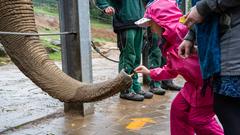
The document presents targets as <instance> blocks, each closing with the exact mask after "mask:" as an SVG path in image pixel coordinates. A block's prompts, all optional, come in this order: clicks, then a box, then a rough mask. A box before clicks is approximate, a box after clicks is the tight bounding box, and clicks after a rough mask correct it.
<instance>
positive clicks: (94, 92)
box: [0, 0, 132, 102]
mask: <svg viewBox="0 0 240 135" xmlns="http://www.w3.org/2000/svg"><path fill="white" fill-rule="evenodd" d="M0 31H5V32H21V33H37V28H36V23H35V18H34V12H33V3H32V1H31V0H0ZM0 43H1V44H3V46H4V48H5V50H6V52H7V54H8V55H9V57H10V58H11V60H12V61H13V63H14V64H15V65H16V66H17V67H18V68H19V69H20V70H21V71H22V72H23V74H24V75H25V76H27V77H28V78H29V79H30V80H31V81H32V82H33V83H35V84H36V85H37V86H38V87H40V88H41V89H42V90H43V91H45V92H46V93H48V94H49V95H50V96H52V97H53V98H56V99H59V100H60V101H62V102H94V101H99V100H102V99H105V98H107V97H110V96H112V95H114V94H116V93H118V92H120V91H123V90H126V89H128V88H129V87H130V86H131V84H132V79H131V77H130V76H129V75H128V74H126V73H125V72H123V71H122V72H120V73H119V74H118V75H117V76H116V78H114V79H110V80H107V81H105V82H101V83H96V84H91V83H83V82H80V81H78V80H75V79H73V78H71V77H70V76H68V75H67V74H65V73H64V72H63V71H62V70H61V69H59V68H58V67H57V66H56V65H55V63H54V62H53V61H52V60H50V59H49V56H48V54H47V51H46V50H45V48H44V47H43V45H42V44H41V42H40V40H39V36H22V35H0Z"/></svg>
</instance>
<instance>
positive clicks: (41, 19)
mask: <svg viewBox="0 0 240 135" xmlns="http://www.w3.org/2000/svg"><path fill="white" fill-rule="evenodd" d="M35 19H36V25H37V28H38V29H45V30H59V18H58V17H54V16H47V15H44V14H35Z"/></svg>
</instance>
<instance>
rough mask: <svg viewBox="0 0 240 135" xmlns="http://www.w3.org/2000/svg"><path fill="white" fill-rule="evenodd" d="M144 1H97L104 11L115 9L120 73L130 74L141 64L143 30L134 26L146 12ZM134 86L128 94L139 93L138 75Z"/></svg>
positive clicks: (114, 18)
mask: <svg viewBox="0 0 240 135" xmlns="http://www.w3.org/2000/svg"><path fill="white" fill-rule="evenodd" d="M144 3H145V1H143V0H96V5H97V6H98V7H99V8H101V9H102V10H104V9H105V8H107V7H108V6H112V7H113V8H114V9H115V14H114V15H113V29H114V32H115V33H116V34H117V44H118V47H119V50H120V56H119V71H121V70H122V69H124V70H125V71H126V72H127V73H128V74H131V73H132V72H133V70H134V69H135V68H136V67H137V66H139V65H140V63H141V49H142V44H143V43H142V42H143V30H142V28H140V27H138V26H137V25H136V24H134V22H135V21H137V20H138V19H140V18H141V17H142V16H143V14H144V11H145V8H144ZM132 79H133V84H132V86H131V88H130V89H129V90H126V92H135V93H138V92H139V91H140V90H141V85H140V83H139V81H138V75H137V74H135V75H134V76H133V77H132Z"/></svg>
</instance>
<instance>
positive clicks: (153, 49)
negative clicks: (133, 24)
mask: <svg viewBox="0 0 240 135" xmlns="http://www.w3.org/2000/svg"><path fill="white" fill-rule="evenodd" d="M148 36H149V37H148V38H149V39H148V40H149V42H150V48H149V56H148V68H150V69H153V68H157V67H160V66H161V65H162V53H161V50H160V48H159V47H158V35H157V34H154V33H151V32H150V29H148ZM149 81H150V83H149V86H150V89H149V91H150V92H152V93H154V94H157V95H164V94H165V90H164V89H162V88H161V84H160V81H154V80H151V79H150V77H149Z"/></svg>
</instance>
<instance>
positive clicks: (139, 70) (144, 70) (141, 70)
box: [134, 66, 150, 75]
mask: <svg viewBox="0 0 240 135" xmlns="http://www.w3.org/2000/svg"><path fill="white" fill-rule="evenodd" d="M134 71H135V72H136V73H142V74H144V75H149V74H150V71H149V70H148V69H147V68H146V67H145V66H138V67H137V68H135V69H134Z"/></svg>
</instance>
